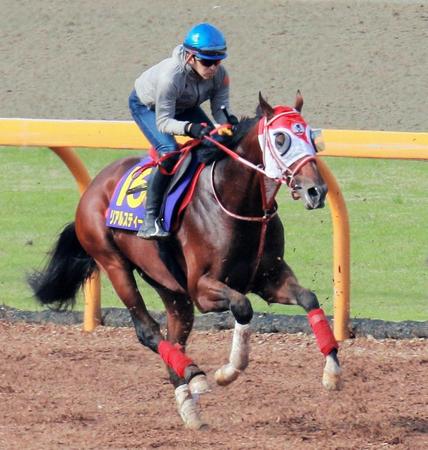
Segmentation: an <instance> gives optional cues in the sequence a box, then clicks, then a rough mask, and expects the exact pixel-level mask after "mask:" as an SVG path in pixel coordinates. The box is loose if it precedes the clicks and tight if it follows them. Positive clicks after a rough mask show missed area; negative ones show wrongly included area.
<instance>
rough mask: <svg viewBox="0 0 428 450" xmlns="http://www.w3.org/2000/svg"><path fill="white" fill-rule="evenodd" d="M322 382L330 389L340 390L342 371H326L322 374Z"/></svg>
mask: <svg viewBox="0 0 428 450" xmlns="http://www.w3.org/2000/svg"><path fill="white" fill-rule="evenodd" d="M322 384H323V386H324V387H325V388H326V389H327V390H329V391H338V390H340V389H341V388H342V379H341V371H338V372H326V371H324V373H323V376H322Z"/></svg>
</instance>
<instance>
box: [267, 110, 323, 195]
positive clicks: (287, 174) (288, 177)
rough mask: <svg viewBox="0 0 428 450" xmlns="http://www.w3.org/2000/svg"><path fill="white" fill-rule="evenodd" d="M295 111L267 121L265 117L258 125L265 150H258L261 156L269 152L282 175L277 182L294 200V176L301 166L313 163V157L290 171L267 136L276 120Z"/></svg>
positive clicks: (300, 162)
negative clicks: (289, 192) (287, 189)
mask: <svg viewBox="0 0 428 450" xmlns="http://www.w3.org/2000/svg"><path fill="white" fill-rule="evenodd" d="M295 113H296V111H295V110H290V111H282V112H280V113H278V114H275V115H274V116H273V117H271V118H270V119H269V120H268V119H267V117H264V118H263V119H262V121H263V122H262V121H261V122H260V124H259V127H260V126H262V127H263V130H262V133H261V134H262V136H263V141H264V142H265V149H263V148H261V147H260V150H261V151H262V153H263V155H264V152H265V151H269V153H270V155H271V156H272V158H273V159H274V160H275V162H276V164H277V165H278V167H279V168H280V169H281V172H282V174H283V176H282V178H281V179H280V180H279V181H280V182H281V183H283V184H286V185H287V186H288V187H289V188H290V190H291V196H292V197H293V198H294V199H296V196H297V195H298V193H297V191H298V190H299V188H300V187H299V186H298V185H297V184H296V178H295V177H296V174H297V173H299V171H300V170H301V169H302V168H303V166H305V165H306V164H307V163H309V162H311V161H315V160H316V158H315V155H307V156H305V157H303V158H301V159H300V160H299V161H298V163H297V165H296V166H295V167H294V168H293V170H291V169H290V167H288V166H287V165H286V164H285V163H284V161H283V160H282V159H281V158H280V157H279V156H278V153H277V152H276V151H275V149H274V148H273V144H272V140H271V139H270V136H269V128H270V127H271V125H272V124H273V123H274V122H275V121H277V120H278V119H280V118H281V117H283V116H286V115H290V114H295Z"/></svg>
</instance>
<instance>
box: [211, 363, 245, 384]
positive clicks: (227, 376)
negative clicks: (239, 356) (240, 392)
mask: <svg viewBox="0 0 428 450" xmlns="http://www.w3.org/2000/svg"><path fill="white" fill-rule="evenodd" d="M240 373H241V371H240V370H238V369H235V368H234V367H233V366H232V365H231V364H225V365H224V366H223V367H220V369H217V370H216V372H215V375H214V378H215V381H216V383H217V384H218V385H219V386H227V385H228V384H230V383H232V382H233V381H235V380H236V379H237V378H238V377H239V374H240Z"/></svg>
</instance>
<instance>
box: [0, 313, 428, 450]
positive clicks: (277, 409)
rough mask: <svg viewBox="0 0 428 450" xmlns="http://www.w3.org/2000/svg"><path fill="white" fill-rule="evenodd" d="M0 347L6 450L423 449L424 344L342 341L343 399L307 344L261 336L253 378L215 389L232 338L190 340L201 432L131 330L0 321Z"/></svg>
mask: <svg viewBox="0 0 428 450" xmlns="http://www.w3.org/2000/svg"><path fill="white" fill-rule="evenodd" d="M0 342H2V345H1V346H0V358H1V360H2V369H1V373H0V448H1V449H2V450H12V449H61V448H64V449H153V448H162V449H195V450H196V449H202V448H204V449H213V450H214V449H215V450H219V449H257V450H262V449H266V450H267V449H269V450H271V449H275V450H276V449H293V450H303V449H305V450H306V449H313V450H315V449H316V450H320V449H323V450H324V449H337V450H339V449H349V450H351V449H352V450H354V449H378V450H380V449H394V450H399V449H400V450H401V449H409V450H410V449H411V450H422V449H426V448H428V406H427V398H428V385H427V383H426V374H427V365H428V349H427V345H426V341H424V340H417V339H414V340H400V341H392V340H384V341H375V340H373V339H371V340H368V339H363V338H359V339H356V340H353V341H347V342H346V343H344V344H343V345H342V349H341V353H342V367H343V370H344V377H343V380H344V386H343V390H342V391H340V392H327V391H325V390H324V388H323V387H322V385H321V372H322V364H323V361H322V360H323V358H322V356H321V355H320V353H319V352H318V350H317V348H316V345H315V343H314V342H313V339H312V338H311V337H308V336H304V335H300V336H299V335H285V334H279V333H278V334H263V335H260V334H256V335H254V336H253V337H252V352H251V361H250V366H249V367H248V369H247V371H246V372H245V373H244V374H243V375H242V376H241V378H240V379H238V380H237V381H236V382H235V384H233V385H231V386H229V387H227V388H220V387H216V386H214V385H213V384H214V383H213V373H214V371H215V369H217V368H218V367H219V366H220V365H221V364H222V363H223V362H224V361H225V359H226V357H227V354H228V351H229V345H230V342H231V332H230V331H224V332H217V333H214V334H213V333H208V332H195V333H193V334H192V335H191V338H190V345H189V348H188V352H189V354H190V355H191V356H192V357H193V359H194V360H195V361H197V362H198V364H199V365H200V366H201V367H202V368H203V369H204V370H206V371H207V375H208V378H209V380H210V381H211V383H212V385H213V392H212V393H211V394H208V395H206V396H204V397H202V399H201V408H202V411H203V416H204V418H205V420H206V421H207V422H208V423H209V425H210V427H209V430H208V431H204V432H194V431H189V430H186V429H184V428H183V426H182V424H181V420H180V418H179V416H178V414H177V413H176V411H175V404H174V396H173V390H172V387H171V386H170V384H169V382H168V380H167V376H166V371H165V369H164V367H163V364H162V362H161V361H160V358H159V357H158V356H157V355H155V354H153V353H151V352H150V351H149V350H147V349H145V348H143V347H142V346H141V345H139V344H138V343H137V339H136V337H135V335H134V332H133V330H132V329H130V328H108V327H105V328H99V329H98V330H97V331H96V332H95V333H94V334H85V333H83V332H82V331H81V330H80V327H76V326H74V327H71V326H58V325H43V326H42V325H27V324H14V325H10V324H7V323H4V322H0ZM6 343H7V345H5V344H6Z"/></svg>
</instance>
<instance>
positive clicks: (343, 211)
mask: <svg viewBox="0 0 428 450" xmlns="http://www.w3.org/2000/svg"><path fill="white" fill-rule="evenodd" d="M317 164H318V168H319V171H320V173H321V175H322V177H323V178H324V181H325V182H326V183H327V186H328V194H327V201H328V204H329V206H330V210H331V218H332V224H333V284H334V299H333V308H334V314H333V317H334V321H333V331H334V336H335V338H336V339H337V340H338V341H344V340H345V339H348V337H349V329H348V323H349V310H350V281H351V275H350V235H349V219H348V211H347V208H346V204H345V200H344V198H343V195H342V192H341V191H340V187H339V185H338V183H337V181H336V179H335V178H334V176H333V174H332V172H331V171H330V169H329V168H328V166H327V164H326V163H325V162H324V161H323V160H322V159H321V158H319V157H317Z"/></svg>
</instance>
